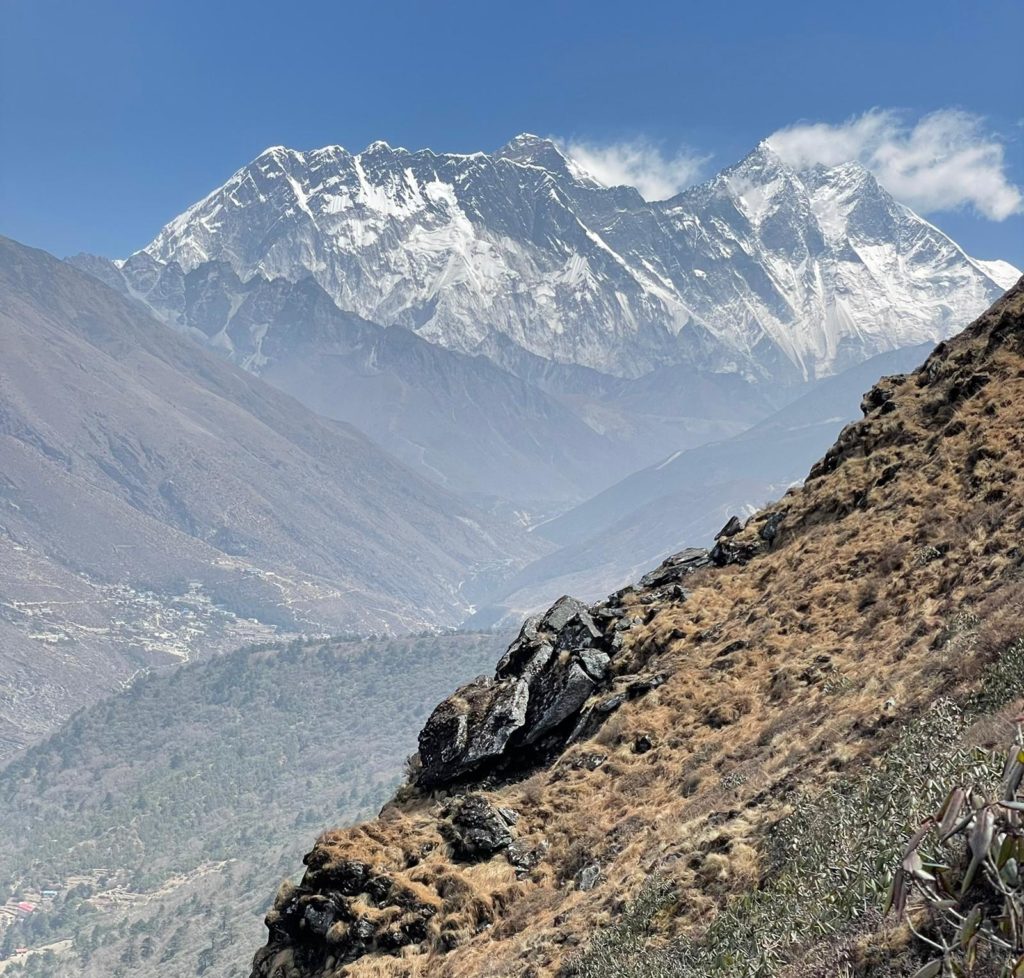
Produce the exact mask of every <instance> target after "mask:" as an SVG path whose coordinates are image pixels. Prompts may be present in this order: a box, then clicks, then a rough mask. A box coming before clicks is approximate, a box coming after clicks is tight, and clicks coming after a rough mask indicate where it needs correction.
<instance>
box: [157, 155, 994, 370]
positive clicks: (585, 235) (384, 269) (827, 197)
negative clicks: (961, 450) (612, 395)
mask: <svg viewBox="0 0 1024 978" xmlns="http://www.w3.org/2000/svg"><path fill="white" fill-rule="evenodd" d="M242 214H245V215H247V217H246V218H245V221H244V222H240V215H242ZM143 251H144V252H145V253H146V254H148V255H149V256H151V257H152V258H154V259H156V260H158V261H160V262H163V263H167V262H171V261H177V262H178V263H179V264H180V265H181V266H182V268H183V269H184V270H185V271H186V272H187V271H189V270H191V269H192V268H194V267H195V266H197V265H199V264H202V263H204V262H206V261H210V260H213V259H217V258H224V259H225V260H227V261H228V262H230V263H231V264H232V266H233V267H234V269H235V271H236V272H237V273H238V274H239V275H240V276H241V277H242V278H243V279H245V278H247V277H249V276H250V275H252V274H255V273H257V272H258V273H260V274H264V275H269V276H271V277H273V276H279V275H280V276H283V277H285V278H288V279H290V280H295V279H296V278H298V277H302V276H304V275H307V274H311V275H313V277H314V278H316V279H317V281H318V282H319V284H320V285H321V286H322V287H323V288H324V289H325V291H326V292H327V293H328V294H329V295H330V296H331V298H332V299H333V300H334V301H335V302H336V303H337V305H338V306H339V307H340V308H342V309H345V310H349V311H352V312H356V313H358V314H359V315H362V316H363V317H365V318H367V319H370V320H372V321H375V322H380V323H383V324H385V325H391V324H396V323H397V324H399V325H402V326H405V327H406V328H409V329H412V330H414V331H416V332H418V333H419V334H420V335H422V336H424V337H425V338H426V339H428V340H430V341H432V342H435V343H438V344H440V345H443V346H448V347H451V348H453V349H458V350H461V351H463V352H470V353H472V352H477V351H479V350H481V349H482V350H484V352H486V345H487V342H488V338H489V337H491V336H496V335H501V336H505V337H507V338H508V339H510V340H511V341H513V342H514V343H515V344H517V345H518V346H520V347H522V348H523V349H524V350H526V351H527V352H532V353H535V354H538V355H540V356H543V357H544V358H546V359H549V360H555V361H559V362H566V363H576V364H579V365H583V366H589V367H594V368H597V369H599V370H602V371H605V372H608V373H612V374H618V375H623V376H636V375H638V374H642V373H644V372H646V371H649V370H651V369H653V368H655V367H657V366H659V365H664V364H672V363H692V364H696V365H699V366H700V367H702V368H703V369H708V370H712V371H727V372H730V371H739V372H741V373H745V374H748V375H750V376H756V377H762V378H769V379H771V380H772V381H773V382H780V383H784V384H792V383H797V382H800V381H802V380H806V379H807V378H808V377H814V376H821V375H824V374H827V373H830V372H833V371H834V370H836V369H841V368H842V366H843V365H844V364H848V363H852V362H854V360H855V359H857V358H859V359H863V358H865V357H866V356H870V355H872V354H874V353H879V352H883V351H884V350H885V349H889V348H892V347H894V346H908V345H912V344H913V343H916V342H922V341H925V340H932V341H935V340H937V339H940V338H942V335H943V333H944V332H948V331H950V330H951V329H953V328H954V327H955V325H956V323H958V322H963V321H964V319H966V318H969V316H970V315H973V314H976V313H977V312H979V311H980V310H981V309H982V308H984V306H985V305H987V304H988V303H989V302H991V301H993V300H994V299H995V298H996V296H997V295H998V293H999V292H1001V291H1002V288H1003V287H1005V284H1006V283H1005V282H1002V281H1000V282H996V281H994V280H993V279H992V278H991V277H990V276H991V275H992V274H998V275H999V276H1000V277H1002V276H1004V275H1008V274H1009V269H1004V268H1002V267H1001V266H999V267H998V269H997V267H995V266H991V265H985V264H983V263H976V262H974V260H973V259H969V258H968V257H967V256H966V255H965V254H964V253H963V252H962V250H961V249H959V247H958V246H956V245H955V244H954V243H953V242H952V241H950V239H949V238H947V237H946V236H945V235H943V234H942V233H941V232H940V231H938V230H937V229H936V228H934V227H933V226H932V225H931V224H929V223H928V222H927V221H924V220H923V219H921V218H919V217H918V216H917V215H915V214H914V213H913V212H912V211H910V210H909V209H908V208H906V207H904V206H903V205H900V204H897V203H896V202H895V201H894V200H893V199H892V197H890V196H889V195H888V194H887V193H886V192H885V191H884V190H882V189H881V188H880V187H879V185H878V184H877V181H875V179H874V178H873V177H872V176H871V175H870V174H869V173H867V171H866V170H864V169H863V168H862V167H859V165H858V164H843V165H841V166H838V167H833V168H831V169H828V170H826V169H824V168H820V167H819V168H817V169H816V170H814V171H804V172H803V173H802V174H801V173H798V172H797V171H795V170H793V169H792V168H790V167H788V166H786V164H784V163H783V162H782V161H781V159H780V158H779V157H778V156H777V155H776V154H775V153H774V152H773V151H772V150H771V148H770V146H769V145H768V144H767V143H762V144H760V145H759V146H758V147H757V148H756V149H755V150H754V151H753V152H752V153H751V154H749V155H748V156H747V157H746V158H744V159H743V160H741V161H740V162H739V163H737V164H735V165H734V166H732V167H729V168H727V169H726V170H724V171H722V173H720V174H719V175H717V176H716V177H714V178H712V179H711V180H709V181H707V182H706V183H705V184H702V185H700V186H699V187H694V188H691V189H690V190H687V191H684V192H683V193H681V194H679V195H677V196H676V197H673V198H670V199H669V200H667V201H660V202H653V203H649V202H646V201H644V200H643V198H642V197H640V195H639V194H638V193H637V192H636V191H635V190H633V189H632V188H625V187H612V188H607V187H603V186H601V185H600V184H598V183H597V182H596V181H595V180H593V178H591V177H590V176H589V175H587V174H585V171H583V170H582V168H580V167H579V166H578V165H577V164H575V163H574V162H573V161H571V160H570V159H569V158H568V157H566V156H565V155H563V154H562V153H561V152H560V151H559V150H558V148H557V146H555V144H554V143H552V142H551V141H550V140H543V139H539V138H537V137H530V136H528V135H527V136H524V137H520V139H519V140H513V141H512V142H511V143H510V144H508V146H506V147H505V148H503V149H502V150H500V151H499V152H498V153H496V154H492V155H488V154H485V153H475V154H438V153H434V152H433V151H430V150H419V151H416V152H409V151H408V150H405V149H401V148H398V149H394V148H392V147H390V146H388V145H387V144H385V143H380V142H378V143H374V144H371V146H369V147H367V149H366V150H365V151H364V152H363V153H357V154H351V153H349V152H348V151H346V150H344V149H342V148H341V147H324V148H322V149H319V150H312V151H309V152H307V153H300V152H298V151H295V150H289V149H285V148H281V147H274V148H272V149H270V150H268V151H266V152H265V153H263V154H261V155H260V156H258V157H257V158H256V159H255V160H253V161H252V162H251V163H250V164H247V165H246V166H244V167H242V168H241V169H239V170H238V171H237V172H236V173H235V174H234V175H233V176H232V177H231V178H230V179H229V180H228V182H227V183H226V184H225V185H224V186H223V187H221V188H218V189H217V190H214V191H213V192H212V193H211V194H210V195H208V196H207V197H206V198H204V199H203V200H201V201H199V202H197V203H196V204H194V205H193V206H192V207H191V208H189V209H188V210H187V211H185V212H184V213H183V214H182V215H180V216H179V217H178V218H176V219H175V220H174V221H172V222H171V223H170V224H168V225H167V226H166V227H165V228H164V230H163V231H161V232H160V234H158V235H157V237H156V238H155V239H154V240H153V242H151V243H150V244H149V245H148V246H146V248H145V249H143ZM940 276H941V277H944V279H945V287H944V288H943V290H942V291H941V294H940V293H939V291H938V290H936V288H935V286H934V281H935V280H936V278H937V277H940ZM616 295H617V296H618V298H616ZM598 323H599V324H600V329H597V328H596V324H598Z"/></svg>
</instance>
